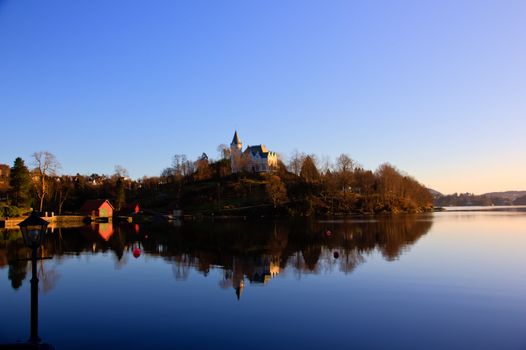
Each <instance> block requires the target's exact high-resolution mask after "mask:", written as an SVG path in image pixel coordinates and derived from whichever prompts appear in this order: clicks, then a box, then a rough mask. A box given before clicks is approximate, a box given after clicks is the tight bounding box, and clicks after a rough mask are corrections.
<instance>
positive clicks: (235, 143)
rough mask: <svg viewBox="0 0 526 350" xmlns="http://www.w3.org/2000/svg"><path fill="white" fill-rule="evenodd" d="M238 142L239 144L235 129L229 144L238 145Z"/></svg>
mask: <svg viewBox="0 0 526 350" xmlns="http://www.w3.org/2000/svg"><path fill="white" fill-rule="evenodd" d="M240 144H241V140H240V139H239V136H237V130H236V132H235V133H234V138H233V139H232V143H231V145H240Z"/></svg>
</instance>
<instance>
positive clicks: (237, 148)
mask: <svg viewBox="0 0 526 350" xmlns="http://www.w3.org/2000/svg"><path fill="white" fill-rule="evenodd" d="M242 149H243V144H242V143H241V140H240V139H239V136H238V135H237V130H236V132H235V133H234V137H233V138H232V142H231V143H230V166H231V168H232V174H234V173H237V172H238V171H240V170H241V169H239V167H238V166H239V164H238V163H239V160H240V158H241V150H242Z"/></svg>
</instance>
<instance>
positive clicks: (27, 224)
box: [18, 212, 48, 344]
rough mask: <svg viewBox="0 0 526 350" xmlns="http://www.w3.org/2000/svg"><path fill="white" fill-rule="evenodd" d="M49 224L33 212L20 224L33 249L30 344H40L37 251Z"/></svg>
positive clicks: (27, 241) (27, 243) (27, 244)
mask: <svg viewBox="0 0 526 350" xmlns="http://www.w3.org/2000/svg"><path fill="white" fill-rule="evenodd" d="M47 225H48V222H47V221H46V220H44V219H42V218H41V217H40V216H39V215H38V214H37V213H36V212H33V213H32V214H31V215H30V216H29V217H28V218H27V219H25V220H24V221H22V222H21V223H19V224H18V226H20V230H21V231H22V236H23V238H24V243H25V244H26V246H27V247H29V248H31V336H30V337H29V342H30V343H33V344H38V343H40V338H39V337H38V277H37V251H38V248H39V247H40V245H41V244H42V238H43V237H44V234H45V233H46V230H47Z"/></svg>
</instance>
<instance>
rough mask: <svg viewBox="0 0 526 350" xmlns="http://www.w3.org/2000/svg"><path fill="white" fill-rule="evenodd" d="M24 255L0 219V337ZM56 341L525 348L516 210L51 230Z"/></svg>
mask: <svg viewBox="0 0 526 350" xmlns="http://www.w3.org/2000/svg"><path fill="white" fill-rule="evenodd" d="M28 255H29V251H28V250H27V249H26V248H24V247H23V244H22V242H21V240H20V236H19V233H18V232H16V231H2V232H1V233H0V310H1V314H0V315H1V316H2V317H1V318H0V343H12V342H16V341H25V340H27V338H28V337H29V324H30V303H29V301H30V284H29V279H30V277H31V276H30V275H31V271H30V265H29V264H28V263H27V262H23V261H22V262H21V261H16V259H21V258H24V257H26V256H28ZM43 255H45V256H52V257H53V258H52V259H50V260H42V261H41V262H39V264H38V273H39V279H40V284H39V289H40V293H39V298H40V308H39V312H40V315H39V324H40V329H39V333H40V337H41V338H42V339H43V341H45V342H47V343H51V344H53V345H54V346H55V347H56V348H57V349H92V348H117V347H119V348H122V349H145V348H157V349H173V348H178V349H219V348H225V349H241V348H252V349H269V348H273V349H286V348H287V349H291V348H294V349H296V348H300V349H327V348H338V349H349V348H356V349H394V348H399V349H526V213H525V212H520V211H514V212H511V211H510V212H508V211H496V212H491V211H488V212H456V211H455V212H441V213H434V214H426V215H416V216H412V215H398V216H394V217H383V218H364V219H350V220H338V221H330V220H311V221H308V220H303V221H299V220H298V221H293V220H291V221H277V222H272V221H263V220H261V221H241V222H215V223H212V222H206V223H185V224H183V225H181V226H155V225H141V226H139V225H132V224H129V225H124V226H116V227H112V226H108V225H100V226H86V227H84V228H78V229H55V230H53V232H51V233H50V235H49V239H48V240H47V242H46V243H45V247H44V250H43Z"/></svg>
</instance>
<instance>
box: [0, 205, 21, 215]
mask: <svg viewBox="0 0 526 350" xmlns="http://www.w3.org/2000/svg"><path fill="white" fill-rule="evenodd" d="M23 213H24V210H23V209H22V208H19V207H15V206H14V205H6V204H0V218H7V217H9V218H13V217H17V216H21V215H22V214H23Z"/></svg>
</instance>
